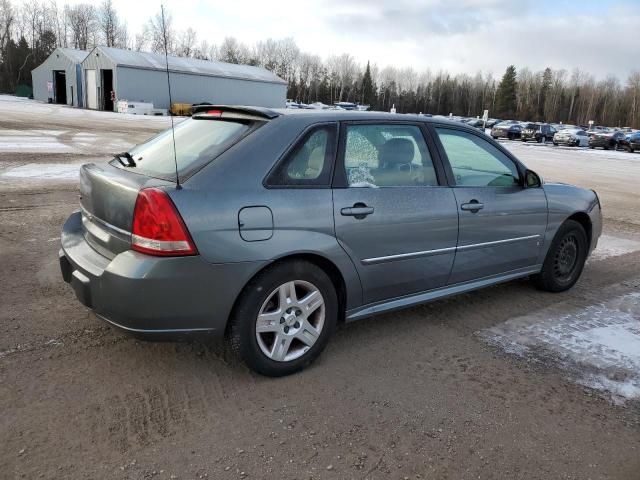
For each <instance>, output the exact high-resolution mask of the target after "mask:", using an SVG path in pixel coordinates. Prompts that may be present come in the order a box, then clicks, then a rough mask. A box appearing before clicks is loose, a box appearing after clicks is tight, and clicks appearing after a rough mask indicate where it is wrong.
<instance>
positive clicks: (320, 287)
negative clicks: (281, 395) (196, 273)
mask: <svg viewBox="0 0 640 480" xmlns="http://www.w3.org/2000/svg"><path fill="white" fill-rule="evenodd" d="M312 294H313V296H312ZM283 301H284V302H286V303H285V304H283V303H281V302H283ZM307 302H308V303H307ZM307 312H310V313H308V314H307ZM337 319H338V296H337V294H336V290H335V288H334V286H333V283H332V281H331V279H330V278H329V276H328V275H327V274H326V273H325V272H324V271H323V270H322V269H321V268H319V267H318V266H316V265H314V264H313V263H310V262H306V261H302V260H295V261H289V262H283V263H279V264H275V265H274V266H272V267H270V268H268V269H267V270H265V271H263V272H262V273H260V274H258V275H257V276H256V277H255V278H254V279H253V280H251V281H250V282H249V283H248V284H247V286H246V287H245V289H244V291H243V292H242V294H241V296H240V299H239V301H238V304H237V305H236V308H235V309H234V313H233V315H232V318H231V326H230V330H229V337H230V338H229V340H230V342H231V347H232V349H233V350H234V351H235V352H236V353H237V354H238V355H239V356H240V358H242V360H243V361H244V362H245V363H246V364H247V366H248V367H249V368H250V369H252V370H254V371H255V372H257V373H260V374H262V375H266V376H269V377H280V376H284V375H290V374H292V373H295V372H298V371H300V370H302V369H303V368H305V367H307V366H308V365H310V364H311V363H312V362H313V361H314V360H315V359H316V358H317V357H318V355H320V353H321V352H322V350H324V348H325V347H326V345H327V343H328V342H329V338H330V337H331V335H332V334H333V332H334V330H335V327H336V323H337Z"/></svg>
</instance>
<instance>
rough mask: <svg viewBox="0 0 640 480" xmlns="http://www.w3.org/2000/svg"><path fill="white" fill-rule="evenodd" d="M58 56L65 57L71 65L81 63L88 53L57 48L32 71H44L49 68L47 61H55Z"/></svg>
mask: <svg viewBox="0 0 640 480" xmlns="http://www.w3.org/2000/svg"><path fill="white" fill-rule="evenodd" d="M60 54H62V55H64V56H65V57H67V59H69V60H70V61H71V62H72V63H82V61H83V60H84V59H85V58H87V55H89V52H87V51H86V50H76V49H74V48H62V47H58V48H56V49H55V50H54V51H53V52H51V55H49V56H48V57H47V58H46V60H45V61H44V62H42V63H41V64H40V65H38V66H37V67H36V68H34V69H33V70H32V72H33V71H35V70H38V69H41V68H42V69H44V68H47V67H48V68H51V67H50V66H49V65H48V62H49V61H54V62H55V61H56V59H57V58H59V57H60Z"/></svg>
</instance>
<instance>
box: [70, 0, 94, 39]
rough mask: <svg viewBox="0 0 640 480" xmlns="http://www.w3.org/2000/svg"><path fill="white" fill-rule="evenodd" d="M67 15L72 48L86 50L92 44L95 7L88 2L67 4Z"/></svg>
mask: <svg viewBox="0 0 640 480" xmlns="http://www.w3.org/2000/svg"><path fill="white" fill-rule="evenodd" d="M66 8H67V16H68V18H69V25H70V27H71V44H72V45H73V46H74V48H78V49H80V50H87V49H88V48H89V46H93V45H94V44H95V43H94V42H93V34H94V32H95V26H96V9H95V8H94V6H93V5H90V4H88V3H79V4H77V5H74V6H71V7H70V6H67V7H66Z"/></svg>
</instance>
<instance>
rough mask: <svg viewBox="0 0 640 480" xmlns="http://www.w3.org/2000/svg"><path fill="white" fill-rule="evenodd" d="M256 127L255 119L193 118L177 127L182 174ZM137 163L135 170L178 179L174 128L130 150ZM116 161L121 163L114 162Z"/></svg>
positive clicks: (144, 173)
mask: <svg viewBox="0 0 640 480" xmlns="http://www.w3.org/2000/svg"><path fill="white" fill-rule="evenodd" d="M252 128H253V124H252V123H251V122H237V121H227V120H214V119H204V118H200V119H197V118H190V119H188V120H185V121H183V122H181V123H179V124H178V125H176V127H175V147H176V148H175V152H176V159H177V163H178V173H179V175H180V178H181V179H182V178H183V177H187V176H189V175H190V174H191V173H193V172H195V171H197V170H198V169H200V168H201V167H203V166H204V165H206V164H207V163H209V162H210V161H211V160H213V159H214V158H216V157H217V156H218V155H220V154H221V153H222V152H223V151H225V150H226V149H227V148H229V147H230V146H231V145H233V144H234V143H236V142H237V141H238V140H239V139H240V138H242V137H243V136H244V135H246V134H247V133H248V132H249V131H250V130H251V129H252ZM129 153H130V154H131V156H132V157H133V160H134V161H135V163H136V166H135V167H134V168H132V171H134V172H136V173H141V174H143V175H148V176H150V177H157V178H163V179H167V180H174V179H175V175H176V164H175V162H174V152H173V135H172V132H171V130H165V131H164V132H162V133H160V134H159V135H156V136H155V137H153V138H151V139H150V140H148V141H147V142H145V143H142V144H140V145H137V146H135V147H134V148H133V149H131V150H130V151H129ZM114 165H118V166H119V165H120V164H119V163H114Z"/></svg>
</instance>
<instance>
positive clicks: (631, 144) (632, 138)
mask: <svg viewBox="0 0 640 480" xmlns="http://www.w3.org/2000/svg"><path fill="white" fill-rule="evenodd" d="M618 144H619V145H620V148H623V149H625V150H626V151H627V152H629V153H633V152H635V151H636V150H640V132H634V133H630V134H627V135H625V137H624V138H623V139H621V140H620V141H619V142H618Z"/></svg>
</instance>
